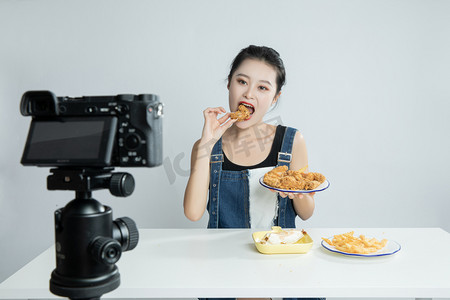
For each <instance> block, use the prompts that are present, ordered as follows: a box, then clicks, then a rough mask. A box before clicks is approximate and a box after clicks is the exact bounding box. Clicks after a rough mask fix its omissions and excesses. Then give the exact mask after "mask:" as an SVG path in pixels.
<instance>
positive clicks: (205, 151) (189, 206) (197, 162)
mask: <svg viewBox="0 0 450 300" xmlns="http://www.w3.org/2000/svg"><path fill="white" fill-rule="evenodd" d="M225 112H226V111H225V109H224V108H222V107H216V108H207V109H206V110H205V111H204V112H203V115H204V118H205V124H204V126H203V132H202V137H201V139H200V140H198V141H197V142H196V143H195V144H194V146H193V148H192V154H191V173H190V176H189V180H188V183H187V186H186V190H185V192H184V202H183V205H184V214H185V216H186V217H187V218H188V219H189V220H191V221H198V220H200V219H201V217H202V216H203V213H204V212H205V210H206V203H207V199H208V188H209V161H210V157H211V151H212V149H213V147H214V144H215V143H216V142H217V141H218V140H219V139H220V137H221V136H222V135H223V133H224V132H225V131H226V130H227V129H228V128H229V127H230V126H231V125H233V124H234V122H235V121H236V120H231V119H229V115H230V114H229V113H226V114H225V115H224V116H222V117H221V118H219V119H218V118H217V116H218V115H219V114H221V113H225Z"/></svg>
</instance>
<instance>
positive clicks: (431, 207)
mask: <svg viewBox="0 0 450 300" xmlns="http://www.w3.org/2000/svg"><path fill="white" fill-rule="evenodd" d="M449 15H450V1H438V0H436V1H426V0H423V1H298V0H295V1H294V0H292V1H290V0H284V1H266V0H263V1H261V0H252V1H241V0H227V1H208V0H196V1H182V0H168V1H167V0H166V1H106V0H105V1H56V0H48V1H25V0H23V1H11V0H3V1H1V2H0V101H1V102H0V103H1V109H0V136H1V146H0V147H1V154H2V155H1V156H0V241H1V242H0V281H3V280H4V279H6V278H7V277H8V276H10V275H11V274H12V273H13V272H15V271H16V270H17V269H18V268H20V267H22V266H23V265H24V264H25V263H27V262H28V261H30V260H31V259H32V258H34V257H35V256H36V255H38V254H39V253H40V252H41V251H43V250H44V249H46V248H48V247H49V246H50V245H51V244H52V242H53V226H52V224H53V212H54V210H55V209H57V208H59V207H61V206H64V205H65V204H66V203H67V202H68V201H69V200H71V199H73V198H74V194H73V193H72V192H60V191H57V192H55V191H54V192H49V191H47V190H46V177H47V175H48V174H49V172H48V169H47V168H37V167H23V166H21V165H20V163H19V161H20V158H21V155H22V151H23V146H24V143H25V138H26V135H27V132H28V126H29V122H30V118H25V117H22V116H21V115H20V113H19V101H20V98H21V95H22V94H23V93H24V92H25V91H27V90H42V89H48V90H51V91H53V92H54V93H55V94H56V95H58V96H82V95H115V94H120V93H135V94H139V93H155V94H158V95H160V96H161V99H162V101H163V102H164V104H165V118H164V157H165V161H164V165H163V166H161V167H158V168H152V169H125V170H123V169H122V171H128V172H131V173H132V174H133V175H134V177H135V180H136V190H135V192H134V194H133V195H132V196H131V197H128V198H114V197H112V196H111V195H110V194H109V192H107V191H99V192H95V193H94V197H95V198H96V199H98V200H100V201H101V202H102V203H104V204H106V205H109V206H111V207H112V208H113V210H114V217H121V216H129V217H132V218H133V219H134V220H135V221H136V222H137V223H138V225H139V227H142V228H186V227H189V228H194V227H205V226H206V220H207V214H205V216H204V218H203V219H202V220H201V221H199V222H196V223H192V222H190V221H188V220H187V219H186V218H185V217H184V215H183V209H182V200H183V193H184V188H185V185H186V182H187V179H188V178H187V175H186V174H187V172H188V169H189V156H190V149H191V146H192V144H193V142H194V141H195V140H196V139H197V138H199V136H200V133H201V129H202V124H203V119H202V110H203V109H204V108H206V107H208V106H224V107H226V108H228V102H227V101H228V100H227V99H228V98H227V89H226V82H225V79H226V77H227V75H228V71H229V65H230V63H231V61H232V59H233V58H234V56H235V55H236V54H237V53H238V51H239V50H240V49H241V48H243V47H246V46H248V45H249V44H256V45H267V46H271V47H273V48H275V49H276V50H278V51H279V52H280V54H281V56H282V58H283V59H284V62H285V65H286V69H287V85H286V86H285V88H284V91H283V95H282V98H281V103H280V106H279V107H278V108H277V109H276V110H275V111H274V112H273V113H272V114H271V115H270V116H268V118H275V119H278V120H281V121H282V122H283V123H284V124H286V125H289V126H293V127H296V128H298V129H299V130H300V131H301V132H302V133H303V135H304V137H305V139H306V141H307V145H308V150H309V158H310V162H309V166H310V169H311V170H313V171H314V170H315V171H319V172H322V173H324V174H325V175H327V176H328V178H329V180H330V181H331V187H330V188H329V189H328V190H327V191H326V192H323V193H321V194H317V196H316V199H317V200H316V203H317V204H316V212H315V214H314V216H313V217H312V218H311V219H310V220H308V221H306V222H298V227H301V228H305V229H307V228H311V227H442V228H443V229H445V230H447V231H450V219H449V217H448V214H449V212H450V184H449V180H450V176H449V170H450V159H449V158H448V153H449V150H450V149H449V148H450V147H449V146H450V141H449V134H448V131H449V130H450V124H449V111H450V104H449V100H450V84H449V82H450V55H449V53H450V18H449ZM418 238H419V237H418ZM421 238H426V237H421ZM127 255H132V254H131V253H129V254H127Z"/></svg>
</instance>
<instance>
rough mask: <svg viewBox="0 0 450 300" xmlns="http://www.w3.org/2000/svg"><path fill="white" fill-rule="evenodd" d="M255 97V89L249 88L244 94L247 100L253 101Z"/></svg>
mask: <svg viewBox="0 0 450 300" xmlns="http://www.w3.org/2000/svg"><path fill="white" fill-rule="evenodd" d="M253 95H254V92H253V89H252V87H251V86H249V87H248V88H247V90H246V91H245V93H244V97H245V98H247V99H253Z"/></svg>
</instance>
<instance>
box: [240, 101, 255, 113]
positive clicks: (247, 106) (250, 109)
mask: <svg viewBox="0 0 450 300" xmlns="http://www.w3.org/2000/svg"><path fill="white" fill-rule="evenodd" d="M240 104H242V105H244V106H245V107H246V108H247V109H248V111H249V112H250V115H252V114H253V113H254V112H255V108H254V107H253V106H252V105H250V104H247V103H240Z"/></svg>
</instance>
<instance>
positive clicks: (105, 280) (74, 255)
mask: <svg viewBox="0 0 450 300" xmlns="http://www.w3.org/2000/svg"><path fill="white" fill-rule="evenodd" d="M113 170H114V169H113V168H98V169H96V168H56V169H51V170H50V172H51V173H53V174H52V175H50V176H48V177H47V188H48V189H49V190H73V191H75V195H76V197H75V199H74V200H72V201H70V202H69V203H68V204H67V205H66V206H65V207H64V208H61V209H58V210H56V211H55V250H56V269H55V270H53V272H52V274H51V279H50V291H51V292H52V293H53V294H55V295H58V296H63V297H68V298H70V299H100V297H101V296H102V295H103V294H105V293H108V292H110V291H112V290H114V289H116V288H117V287H118V286H119V285H120V274H119V270H118V268H117V267H116V266H115V263H116V262H117V261H118V260H119V258H120V256H121V254H122V251H128V250H132V249H134V248H135V247H136V245H137V243H138V240H139V232H138V230H137V227H136V224H135V222H134V221H133V220H132V219H130V218H127V217H123V218H119V219H116V220H114V221H113V219H112V209H111V208H110V207H108V206H104V205H102V204H101V203H100V202H98V201H97V200H95V199H93V198H92V191H93V190H96V189H106V188H107V189H109V190H110V192H111V193H112V194H113V195H115V196H119V197H126V196H129V195H131V194H132V193H133V191H134V179H133V177H132V176H131V175H130V174H128V173H112V171H113Z"/></svg>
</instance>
